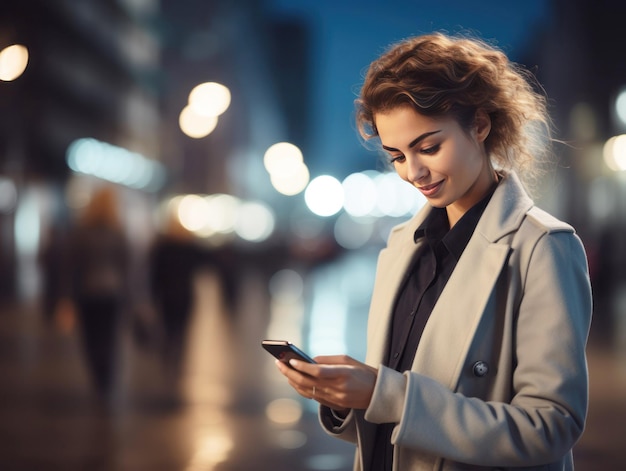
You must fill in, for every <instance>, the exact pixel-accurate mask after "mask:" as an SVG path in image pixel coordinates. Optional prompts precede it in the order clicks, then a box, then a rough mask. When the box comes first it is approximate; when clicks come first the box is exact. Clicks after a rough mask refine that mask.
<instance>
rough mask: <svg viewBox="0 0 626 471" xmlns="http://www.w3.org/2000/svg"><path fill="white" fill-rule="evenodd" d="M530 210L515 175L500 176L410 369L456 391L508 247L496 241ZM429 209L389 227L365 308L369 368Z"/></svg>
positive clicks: (380, 346)
mask: <svg viewBox="0 0 626 471" xmlns="http://www.w3.org/2000/svg"><path fill="white" fill-rule="evenodd" d="M532 206H533V202H532V200H531V199H530V198H529V197H528V195H527V194H526V192H525V191H524V189H523V187H522V184H521V183H520V181H519V179H518V177H517V176H516V175H515V174H513V173H511V174H503V177H502V181H501V182H500V184H499V185H498V188H497V189H496V190H495V192H494V194H493V196H492V198H491V200H490V202H489V204H488V205H487V207H486V208H485V211H484V213H483V216H482V218H481V219H480V221H479V222H478V225H477V226H476V230H475V231H474V234H473V235H472V237H471V238H470V241H469V243H468V245H467V247H466V248H465V251H464V252H463V255H462V256H461V258H460V260H459V262H458V264H457V266H456V268H455V270H454V272H453V274H452V276H451V277H450V280H449V281H448V283H447V285H446V287H445V288H444V290H443V292H442V293H441V296H440V297H439V300H438V301H437V304H436V305H435V308H434V309H433V312H432V314H431V316H430V318H429V320H428V323H427V324H426V328H425V330H424V335H423V336H422V340H421V342H420V345H419V347H418V350H417V352H416V355H415V360H414V362H413V371H416V372H419V373H422V374H426V375H428V376H430V377H432V378H434V379H436V380H438V381H439V382H441V383H442V384H445V385H446V386H448V387H449V388H451V389H454V388H455V387H456V382H457V381H458V378H459V376H460V374H461V370H460V368H461V366H462V365H463V364H464V362H463V360H464V358H465V356H466V354H467V350H468V349H469V346H470V343H471V340H472V338H473V337H474V334H475V331H476V329H477V327H478V325H479V322H480V319H481V317H482V314H483V312H484V310H485V307H486V305H487V302H488V300H489V296H490V294H491V292H492V290H493V286H494V284H495V283H496V280H497V278H498V276H499V274H500V272H501V270H502V267H503V266H504V263H505V262H506V260H507V258H508V255H509V251H510V245H509V244H508V243H505V242H503V241H501V239H502V238H503V237H505V236H506V235H508V234H510V233H512V232H515V231H516V230H517V229H518V228H519V226H520V224H521V222H522V220H523V218H524V216H525V214H526V212H527V211H528V210H529V209H530V208H531V207H532ZM429 211H430V207H425V208H424V209H423V210H422V211H420V212H419V213H418V214H416V216H414V217H413V218H412V219H411V220H409V221H408V222H407V223H404V224H402V225H400V226H397V227H396V228H394V230H393V231H392V233H391V235H390V246H389V248H387V249H384V250H383V251H382V252H381V255H380V258H379V262H378V269H377V271H378V273H377V279H379V280H380V283H377V287H376V288H377V289H375V291H374V294H373V296H372V302H371V309H370V316H374V317H373V318H372V319H370V321H371V322H370V328H369V334H368V335H369V338H368V345H369V346H368V355H367V361H368V363H370V364H378V363H380V361H381V359H382V358H383V353H384V351H385V348H386V342H387V339H388V336H389V324H390V322H389V321H390V317H391V314H392V312H393V304H394V302H395V298H396V294H397V291H398V288H399V287H400V286H401V283H402V278H403V277H404V276H405V274H406V271H407V269H408V266H409V264H410V261H411V258H412V256H413V254H414V253H415V250H416V249H417V248H418V247H419V244H418V245H416V244H414V242H413V233H414V231H415V228H417V227H419V225H420V224H421V223H422V222H423V221H424V219H425V218H426V216H427V215H428V213H429ZM499 241H500V243H498V242H499ZM441 332H445V336H442V335H441Z"/></svg>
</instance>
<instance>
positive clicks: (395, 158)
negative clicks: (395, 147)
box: [389, 154, 405, 164]
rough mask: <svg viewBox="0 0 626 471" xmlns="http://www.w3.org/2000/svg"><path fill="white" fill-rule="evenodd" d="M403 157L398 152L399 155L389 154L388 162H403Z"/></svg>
mask: <svg viewBox="0 0 626 471" xmlns="http://www.w3.org/2000/svg"><path fill="white" fill-rule="evenodd" d="M404 160H405V158H404V155H402V154H400V155H390V156H389V162H390V163H392V164H395V163H399V164H401V163H402V162H404Z"/></svg>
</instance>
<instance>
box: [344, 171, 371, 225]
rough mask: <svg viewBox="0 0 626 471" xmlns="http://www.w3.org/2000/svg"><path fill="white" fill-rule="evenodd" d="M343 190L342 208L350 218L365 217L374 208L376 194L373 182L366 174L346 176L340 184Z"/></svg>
mask: <svg viewBox="0 0 626 471" xmlns="http://www.w3.org/2000/svg"><path fill="white" fill-rule="evenodd" d="M341 184H342V186H343V190H344V196H345V199H344V202H343V207H344V209H345V210H346V212H347V213H348V214H350V215H352V216H355V217H358V216H367V215H369V214H371V213H372V211H373V210H374V208H375V207H376V200H377V193H376V184H375V183H374V180H373V179H372V178H371V177H370V176H369V175H368V174H366V173H353V174H351V175H348V176H347V177H346V178H345V179H344V180H343V182H342V183H341Z"/></svg>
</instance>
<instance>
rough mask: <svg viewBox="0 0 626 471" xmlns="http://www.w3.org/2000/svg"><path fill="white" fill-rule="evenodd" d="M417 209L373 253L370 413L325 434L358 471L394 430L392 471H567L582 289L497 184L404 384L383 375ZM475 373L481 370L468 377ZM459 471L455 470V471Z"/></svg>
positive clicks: (325, 419)
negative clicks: (383, 435) (344, 446)
mask: <svg viewBox="0 0 626 471" xmlns="http://www.w3.org/2000/svg"><path fill="white" fill-rule="evenodd" d="M429 211H430V207H428V206H427V207H425V208H424V209H423V210H422V211H420V212H419V213H418V214H417V215H416V216H415V217H413V218H412V219H411V220H410V221H408V222H406V223H404V224H401V225H399V226H397V227H395V228H394V229H393V230H392V232H391V234H390V237H389V241H388V246H387V247H386V248H385V249H383V250H382V251H381V253H380V256H379V260H378V267H377V274H376V282H375V286H374V291H373V295H372V300H371V306H370V312H369V319H368V339H367V342H368V343H367V345H368V348H367V358H366V363H367V364H369V365H372V366H375V367H379V374H378V380H377V382H376V386H375V390H374V394H373V397H372V400H371V403H370V406H369V408H368V409H367V410H365V411H361V410H353V411H351V412H350V414H349V416H348V418H347V419H346V420H345V422H344V423H343V425H342V426H341V427H333V426H332V425H331V423H330V420H329V414H330V411H329V409H327V408H324V407H322V408H321V409H320V420H321V423H322V425H323V426H324V427H325V428H326V429H327V431H328V433H330V434H333V435H336V436H338V437H339V438H342V439H345V440H347V441H350V442H353V443H356V444H357V452H356V459H355V466H354V469H355V470H364V471H367V466H366V465H365V466H364V465H363V463H367V462H368V460H369V458H368V453H369V452H371V447H372V440H373V431H374V426H373V425H372V424H377V423H387V422H391V423H395V424H396V426H395V428H394V431H393V435H392V442H393V443H394V445H395V448H394V470H397V471H409V470H410V471H413V470H429V471H430V470H445V471H452V470H470V469H471V470H480V469H507V468H509V467H516V469H532V470H571V469H573V463H572V451H571V450H572V447H573V446H574V444H575V443H576V441H577V440H578V438H579V437H580V435H581V434H582V431H583V427H584V422H585V416H586V412H587V398H588V375H587V363H586V355H585V347H586V342H587V336H588V332H589V327H590V323H591V310H592V307H591V288H590V283H589V276H588V270H587V260H586V256H585V252H584V249H583V246H582V243H581V241H580V239H579V238H578V236H577V235H576V234H575V232H574V230H573V229H572V227H571V226H569V225H567V224H565V223H563V222H561V221H559V220H557V219H555V218H554V217H552V216H550V215H548V214H547V213H545V212H543V211H542V210H540V209H538V208H537V207H535V206H534V204H533V202H532V200H531V199H530V198H529V197H528V195H527V194H526V193H525V191H524V189H523V187H522V185H521V183H520V182H519V180H518V179H517V177H516V176H515V175H514V174H511V175H505V176H504V178H503V179H502V181H501V182H500V184H499V186H498V188H497V189H496V191H495V193H494V194H493V196H492V198H491V200H490V202H489V204H488V206H487V207H486V209H485V212H484V213H483V216H482V217H481V219H480V221H479V222H478V225H477V226H476V230H475V231H474V234H473V235H472V237H471V239H470V241H469V243H468V245H467V247H466V248H465V251H464V252H463V255H462V256H461V258H460V260H459V262H458V264H457V266H456V268H455V270H454V272H453V273H452V276H451V277H450V280H449V281H448V284H447V285H446V287H445V289H444V290H443V292H442V294H441V296H440V298H439V300H438V301H437V304H436V305H435V307H434V309H433V312H432V314H431V316H430V318H429V320H428V323H427V325H426V328H425V330H424V334H423V336H422V339H421V341H420V344H419V347H418V349H417V353H416V355H415V360H414V362H413V366H412V368H411V371H406V372H404V373H400V372H396V371H394V370H392V369H389V368H386V367H384V366H382V365H381V361H382V359H383V357H384V353H385V351H386V348H387V342H388V339H389V328H390V319H391V315H392V312H393V307H394V301H395V299H396V295H397V293H398V289H399V287H400V284H401V280H402V278H403V276H404V274H405V272H406V270H407V268H408V265H409V263H410V260H411V257H412V255H413V253H414V252H415V250H417V248H418V245H416V244H415V243H414V241H413V233H414V231H415V229H416V228H417V227H418V226H419V225H420V224H421V223H422V222H423V221H424V219H425V218H426V216H427V214H428V212H429ZM479 362H480V363H479ZM462 463H464V464H462Z"/></svg>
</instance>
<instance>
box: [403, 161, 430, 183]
mask: <svg viewBox="0 0 626 471" xmlns="http://www.w3.org/2000/svg"><path fill="white" fill-rule="evenodd" d="M426 176H428V168H427V167H426V166H425V165H424V164H423V162H422V161H421V159H420V158H419V157H418V156H415V155H413V156H411V157H409V158H408V159H407V180H408V181H409V182H410V183H418V182H420V181H421V180H423V179H424V177H426Z"/></svg>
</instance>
